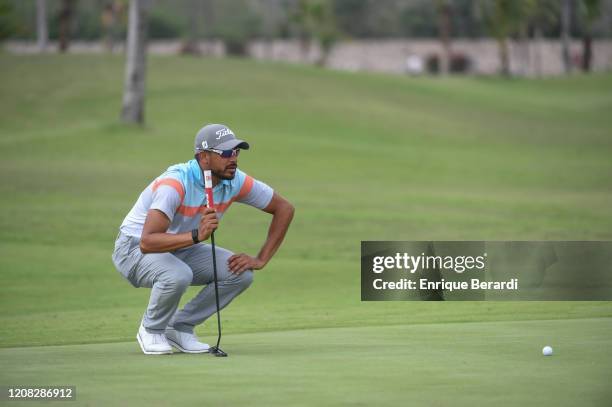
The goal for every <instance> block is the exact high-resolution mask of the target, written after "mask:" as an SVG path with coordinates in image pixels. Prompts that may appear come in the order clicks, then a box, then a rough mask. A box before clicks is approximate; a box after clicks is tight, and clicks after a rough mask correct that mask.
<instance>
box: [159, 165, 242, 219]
mask: <svg viewBox="0 0 612 407" xmlns="http://www.w3.org/2000/svg"><path fill="white" fill-rule="evenodd" d="M165 180H172V179H170V178H166V179H165ZM165 180H162V181H165ZM172 181H175V180H172ZM179 185H180V183H179ZM181 187H182V185H181ZM251 189H253V178H252V177H250V176H248V175H247V176H246V178H245V180H244V183H243V184H242V188H240V191H239V192H238V194H237V195H236V196H234V197H233V198H232V199H230V200H229V201H227V202H223V203H218V204H215V210H216V211H217V212H220V213H223V212H225V211H226V210H227V208H229V206H230V205H231V204H232V203H233V202H234V201H236V200H238V199H242V198H244V197H246V196H247V195H248V194H249V192H251ZM205 208H206V206H205V205H201V206H187V205H181V206H179V207H178V209H177V212H178V213H180V214H181V215H183V216H191V217H193V216H196V215H197V214H198V213H200V212H201V211H203V210H204V209H205Z"/></svg>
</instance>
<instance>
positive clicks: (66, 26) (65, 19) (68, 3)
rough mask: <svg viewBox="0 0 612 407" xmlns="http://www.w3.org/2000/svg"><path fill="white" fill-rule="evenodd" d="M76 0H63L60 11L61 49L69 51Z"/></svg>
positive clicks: (61, 50)
mask: <svg viewBox="0 0 612 407" xmlns="http://www.w3.org/2000/svg"><path fill="white" fill-rule="evenodd" d="M73 5H74V0H63V1H62V9H61V10H60V13H59V50H60V52H66V51H68V47H69V46H70V29H71V25H72V11H73Z"/></svg>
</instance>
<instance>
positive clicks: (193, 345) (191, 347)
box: [166, 328, 210, 353]
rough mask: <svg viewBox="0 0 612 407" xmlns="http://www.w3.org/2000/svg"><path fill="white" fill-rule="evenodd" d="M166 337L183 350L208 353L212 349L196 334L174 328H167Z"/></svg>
mask: <svg viewBox="0 0 612 407" xmlns="http://www.w3.org/2000/svg"><path fill="white" fill-rule="evenodd" d="M166 338H168V342H170V344H171V345H172V346H174V347H175V348H177V349H178V350H180V351H181V352H185V353H206V352H208V349H210V346H208V344H207V343H203V342H200V340H199V339H198V337H197V336H195V334H192V333H188V332H181V331H177V330H176V329H174V328H166Z"/></svg>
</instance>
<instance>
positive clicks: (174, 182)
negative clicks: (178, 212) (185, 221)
mask: <svg viewBox="0 0 612 407" xmlns="http://www.w3.org/2000/svg"><path fill="white" fill-rule="evenodd" d="M162 185H168V186H169V187H172V188H174V189H176V192H178V193H179V195H180V196H181V202H182V201H183V198H184V197H185V189H184V188H183V184H181V183H180V182H179V181H177V180H175V179H174V178H163V179H158V180H157V181H155V182H154V183H153V192H155V191H156V190H157V188H159V187H160V186H162Z"/></svg>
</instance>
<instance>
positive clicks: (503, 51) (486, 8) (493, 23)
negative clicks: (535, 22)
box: [480, 0, 524, 76]
mask: <svg viewBox="0 0 612 407" xmlns="http://www.w3.org/2000/svg"><path fill="white" fill-rule="evenodd" d="M480 6H481V9H482V12H483V16H484V19H485V23H486V25H487V27H488V29H489V32H490V33H491V34H492V35H493V36H494V37H495V39H496V40H497V44H498V48H499V61H500V73H501V74H502V75H504V76H510V53H509V51H508V37H509V36H510V35H511V34H513V33H515V32H516V31H517V29H518V27H519V24H520V22H521V20H522V19H523V18H524V14H523V4H522V1H515V0H494V1H490V0H481V2H480Z"/></svg>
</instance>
